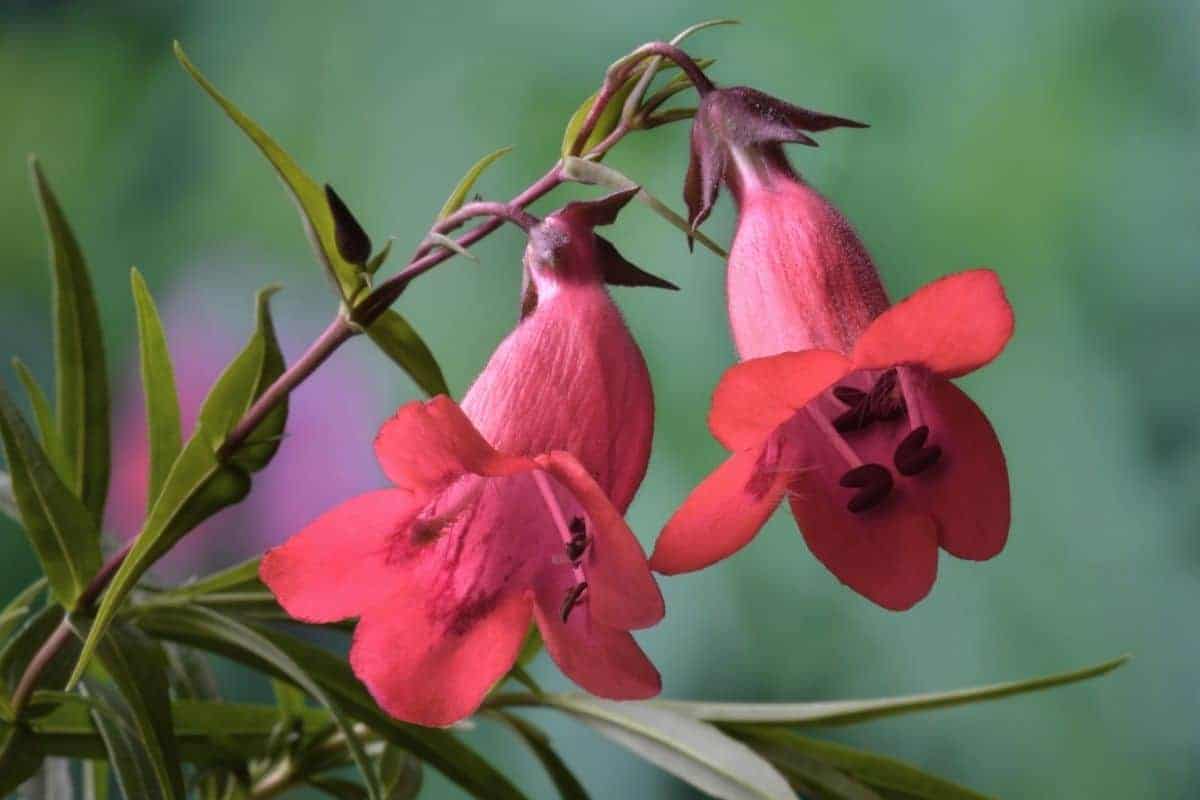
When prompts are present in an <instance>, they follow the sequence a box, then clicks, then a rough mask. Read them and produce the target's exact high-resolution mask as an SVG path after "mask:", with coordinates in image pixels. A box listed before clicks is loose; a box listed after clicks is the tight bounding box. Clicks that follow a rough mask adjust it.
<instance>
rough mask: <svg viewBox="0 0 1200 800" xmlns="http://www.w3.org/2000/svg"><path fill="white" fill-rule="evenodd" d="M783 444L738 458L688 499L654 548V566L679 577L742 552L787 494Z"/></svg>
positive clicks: (737, 455)
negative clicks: (781, 454) (779, 450)
mask: <svg viewBox="0 0 1200 800" xmlns="http://www.w3.org/2000/svg"><path fill="white" fill-rule="evenodd" d="M777 448H778V445H777V443H775V442H768V444H767V445H765V446H763V447H758V448H754V449H751V450H743V451H741V452H739V453H734V454H733V455H732V456H730V457H729V458H728V459H726V461H725V463H724V464H722V465H721V466H719V467H717V469H716V471H715V472H713V473H712V474H710V475H709V476H708V477H707V478H705V479H704V481H703V482H701V484H700V485H699V486H697V487H696V488H695V489H693V490H692V493H691V494H690V495H688V498H687V500H685V501H684V503H683V505H682V506H680V507H679V509H678V510H677V511H676V512H675V514H674V515H673V516H672V517H671V519H670V520H668V521H667V524H666V527H664V528H663V530H662V533H660V534H659V536H658V541H657V542H656V543H655V545H654V554H653V555H652V556H651V557H650V567H651V569H653V570H654V571H655V572H661V573H663V574H665V575H675V574H678V573H680V572H693V571H695V570H698V569H703V568H704V567H707V566H710V565H712V564H715V563H716V562H718V561H720V560H721V559H723V558H727V557H729V556H731V555H733V554H734V553H736V552H737V551H738V550H740V549H742V548H743V547H744V546H745V545H746V544H747V543H749V541H750V540H751V539H753V538H754V535H755V534H756V533H758V531H759V530H760V529H761V528H762V526H763V525H765V524H766V522H767V520H768V519H769V518H770V516H771V514H772V513H773V512H774V511H775V509H776V507H777V506H778V505H779V501H780V500H781V499H782V498H783V494H784V492H785V491H786V489H787V484H788V479H789V475H788V473H787V471H785V470H783V469H780V468H779V467H780V464H779V463H778V461H779V460H778V458H777V457H774V458H773V457H771V455H770V454H771V453H776V452H777Z"/></svg>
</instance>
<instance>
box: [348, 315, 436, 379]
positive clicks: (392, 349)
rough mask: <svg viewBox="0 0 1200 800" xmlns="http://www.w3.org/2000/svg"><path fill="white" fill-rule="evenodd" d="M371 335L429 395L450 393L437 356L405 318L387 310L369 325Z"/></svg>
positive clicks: (368, 331)
mask: <svg viewBox="0 0 1200 800" xmlns="http://www.w3.org/2000/svg"><path fill="white" fill-rule="evenodd" d="M367 335H368V336H370V337H371V341H373V342H375V344H377V345H378V346H379V349H380V350H382V351H383V352H384V353H385V354H387V357H388V358H390V359H391V360H392V361H394V362H395V363H396V365H397V366H398V367H400V369H402V370H404V371H405V372H406V373H408V376H409V377H410V378H412V379H413V381H414V382H415V383H416V384H417V386H419V387H421V391H423V392H425V394H427V395H429V396H430V397H432V396H434V395H438V394H445V395H449V394H450V389H449V387H447V386H446V379H445V377H443V376H442V368H441V367H439V366H438V363H437V359H436V358H434V357H433V353H432V352H431V351H430V349H429V347H428V346H427V345H426V344H425V342H424V341H422V340H421V337H420V335H419V334H418V333H417V332H416V330H414V329H413V326H412V325H409V324H408V320H406V319H405V318H404V317H402V316H400V315H399V314H397V313H396V312H395V311H392V310H391V309H387V310H386V311H384V312H383V313H382V314H381V315H380V316H379V319H377V320H375V322H373V323H372V324H371V327H369V328H367Z"/></svg>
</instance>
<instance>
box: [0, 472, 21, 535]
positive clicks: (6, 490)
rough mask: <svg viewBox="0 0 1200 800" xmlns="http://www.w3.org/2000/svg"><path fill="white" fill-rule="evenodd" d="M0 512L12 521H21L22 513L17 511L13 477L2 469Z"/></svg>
mask: <svg viewBox="0 0 1200 800" xmlns="http://www.w3.org/2000/svg"><path fill="white" fill-rule="evenodd" d="M0 511H3V512H4V513H5V514H7V515H8V516H9V517H10V518H11V519H14V520H16V521H17V522H20V521H21V512H20V511H19V510H18V509H17V498H16V496H15V495H14V494H13V485H12V475H9V474H8V473H7V472H5V471H4V470H2V469H0Z"/></svg>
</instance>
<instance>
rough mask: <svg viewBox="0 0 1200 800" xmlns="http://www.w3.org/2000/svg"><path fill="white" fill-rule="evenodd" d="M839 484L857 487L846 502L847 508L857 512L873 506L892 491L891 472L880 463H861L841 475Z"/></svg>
mask: <svg viewBox="0 0 1200 800" xmlns="http://www.w3.org/2000/svg"><path fill="white" fill-rule="evenodd" d="M838 483H839V484H841V485H842V486H844V487H846V488H847V489H858V492H857V493H856V494H855V495H854V496H853V497H851V498H850V502H849V503H847V504H846V508H847V510H849V511H851V512H853V513H855V514H858V513H860V512H862V511H866V510H867V509H870V508H874V507H875V506H877V505H879V504H880V503H881V502H883V499H884V498H885V497H887V496H888V494H889V493H890V492H891V491H892V473H890V472H888V469H887V467H885V466H883V465H882V464H863V465H862V466H859V467H855V468H854V469H852V470H850V471H849V472H847V473H846V474H845V475H843V476H842V479H841V480H840V481H838Z"/></svg>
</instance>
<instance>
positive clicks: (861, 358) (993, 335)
mask: <svg viewBox="0 0 1200 800" xmlns="http://www.w3.org/2000/svg"><path fill="white" fill-rule="evenodd" d="M1013 325H1014V323H1013V313H1012V306H1011V305H1009V302H1008V298H1007V297H1006V296H1005V294H1004V287H1003V286H1001V285H1000V279H999V277H997V275H996V273H995V272H992V271H991V270H990V269H973V270H968V271H966V272H958V273H955V274H953V275H947V276H946V277H944V278H939V279H938V280H936V281H934V282H933V283H929V284H926V285H925V286H923V287H921V288H920V289H918V290H917V291H916V293H914V294H913V295H912V296H911V297H909V298H907V299H905V300H902V301H901V302H899V303H897V304H896V305H894V306H892V307H891V308H889V309H888V310H887V311H885V312H884V313H883V314H881V315H880V316H879V317H878V318H877V319H876V320H875V321H874V322H872V323H871V326H870V327H869V328H867V330H866V331H865V332H864V333H863V335H862V336H861V337H860V338H859V340H858V342H857V343H856V344H855V346H854V354H853V359H854V365H855V367H856V368H859V369H883V368H886V367H890V366H894V365H896V364H920V365H922V366H924V367H926V368H927V369H929V370H930V371H931V372H933V373H935V374H937V375H941V376H942V377H945V378H955V377H958V376H960V375H966V374H967V373H968V372H971V371H973V370H976V369H979V368H980V367H982V366H983V365H984V364H987V363H988V362H989V361H991V360H992V359H994V358H995V357H996V356H998V355H1000V351H1002V350H1003V349H1004V346H1005V345H1006V344H1008V340H1009V339H1010V338H1011V337H1012V333H1013Z"/></svg>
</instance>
